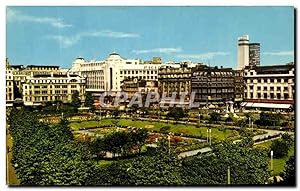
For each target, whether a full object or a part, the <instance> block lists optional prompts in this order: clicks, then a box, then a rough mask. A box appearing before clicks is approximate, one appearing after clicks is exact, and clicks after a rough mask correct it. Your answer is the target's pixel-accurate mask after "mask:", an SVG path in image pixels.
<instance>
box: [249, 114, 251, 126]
mask: <svg viewBox="0 0 300 191" xmlns="http://www.w3.org/2000/svg"><path fill="white" fill-rule="evenodd" d="M250 127H251V118H250V117H249V128H250Z"/></svg>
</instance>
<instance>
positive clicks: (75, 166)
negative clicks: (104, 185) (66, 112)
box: [9, 110, 93, 185]
mask: <svg viewBox="0 0 300 191" xmlns="http://www.w3.org/2000/svg"><path fill="white" fill-rule="evenodd" d="M9 122H10V128H9V130H10V133H11V135H12V137H13V140H14V142H13V159H12V162H13V165H14V166H15V170H16V173H17V175H18V178H19V180H20V184H21V185H84V184H85V182H86V181H87V179H88V176H89V174H90V173H91V171H93V162H92V160H91V153H90V152H89V150H88V149H87V148H86V146H85V145H82V144H79V143H75V142H74V140H73V135H72V133H71V131H70V129H69V126H68V124H67V122H66V121H61V122H60V123H59V124H56V125H52V126H49V125H46V124H43V123H41V122H39V121H38V120H37V118H36V115H34V114H33V113H32V112H28V111H25V110H13V111H12V113H11V115H10V117H9Z"/></svg>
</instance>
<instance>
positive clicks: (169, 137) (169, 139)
mask: <svg viewBox="0 0 300 191" xmlns="http://www.w3.org/2000/svg"><path fill="white" fill-rule="evenodd" d="M168 141H169V154H170V147H171V136H170V135H168Z"/></svg>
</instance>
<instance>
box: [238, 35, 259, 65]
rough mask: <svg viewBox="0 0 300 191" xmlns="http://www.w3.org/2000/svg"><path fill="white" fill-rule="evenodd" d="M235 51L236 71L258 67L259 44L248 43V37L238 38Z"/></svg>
mask: <svg viewBox="0 0 300 191" xmlns="http://www.w3.org/2000/svg"><path fill="white" fill-rule="evenodd" d="M237 50H238V51H237V70H243V69H244V68H245V67H247V66H252V67H253V66H259V65H260V44H259V43H250V42H249V36H248V35H244V36H242V37H239V38H238V49H237Z"/></svg>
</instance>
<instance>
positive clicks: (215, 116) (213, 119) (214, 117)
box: [210, 112, 221, 123]
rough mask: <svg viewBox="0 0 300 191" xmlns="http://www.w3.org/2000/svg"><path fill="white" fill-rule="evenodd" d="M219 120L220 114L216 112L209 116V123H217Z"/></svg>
mask: <svg viewBox="0 0 300 191" xmlns="http://www.w3.org/2000/svg"><path fill="white" fill-rule="evenodd" d="M220 119H221V114H220V113H217V112H212V113H211V114H210V122H213V123H217V122H218V121H220Z"/></svg>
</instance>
